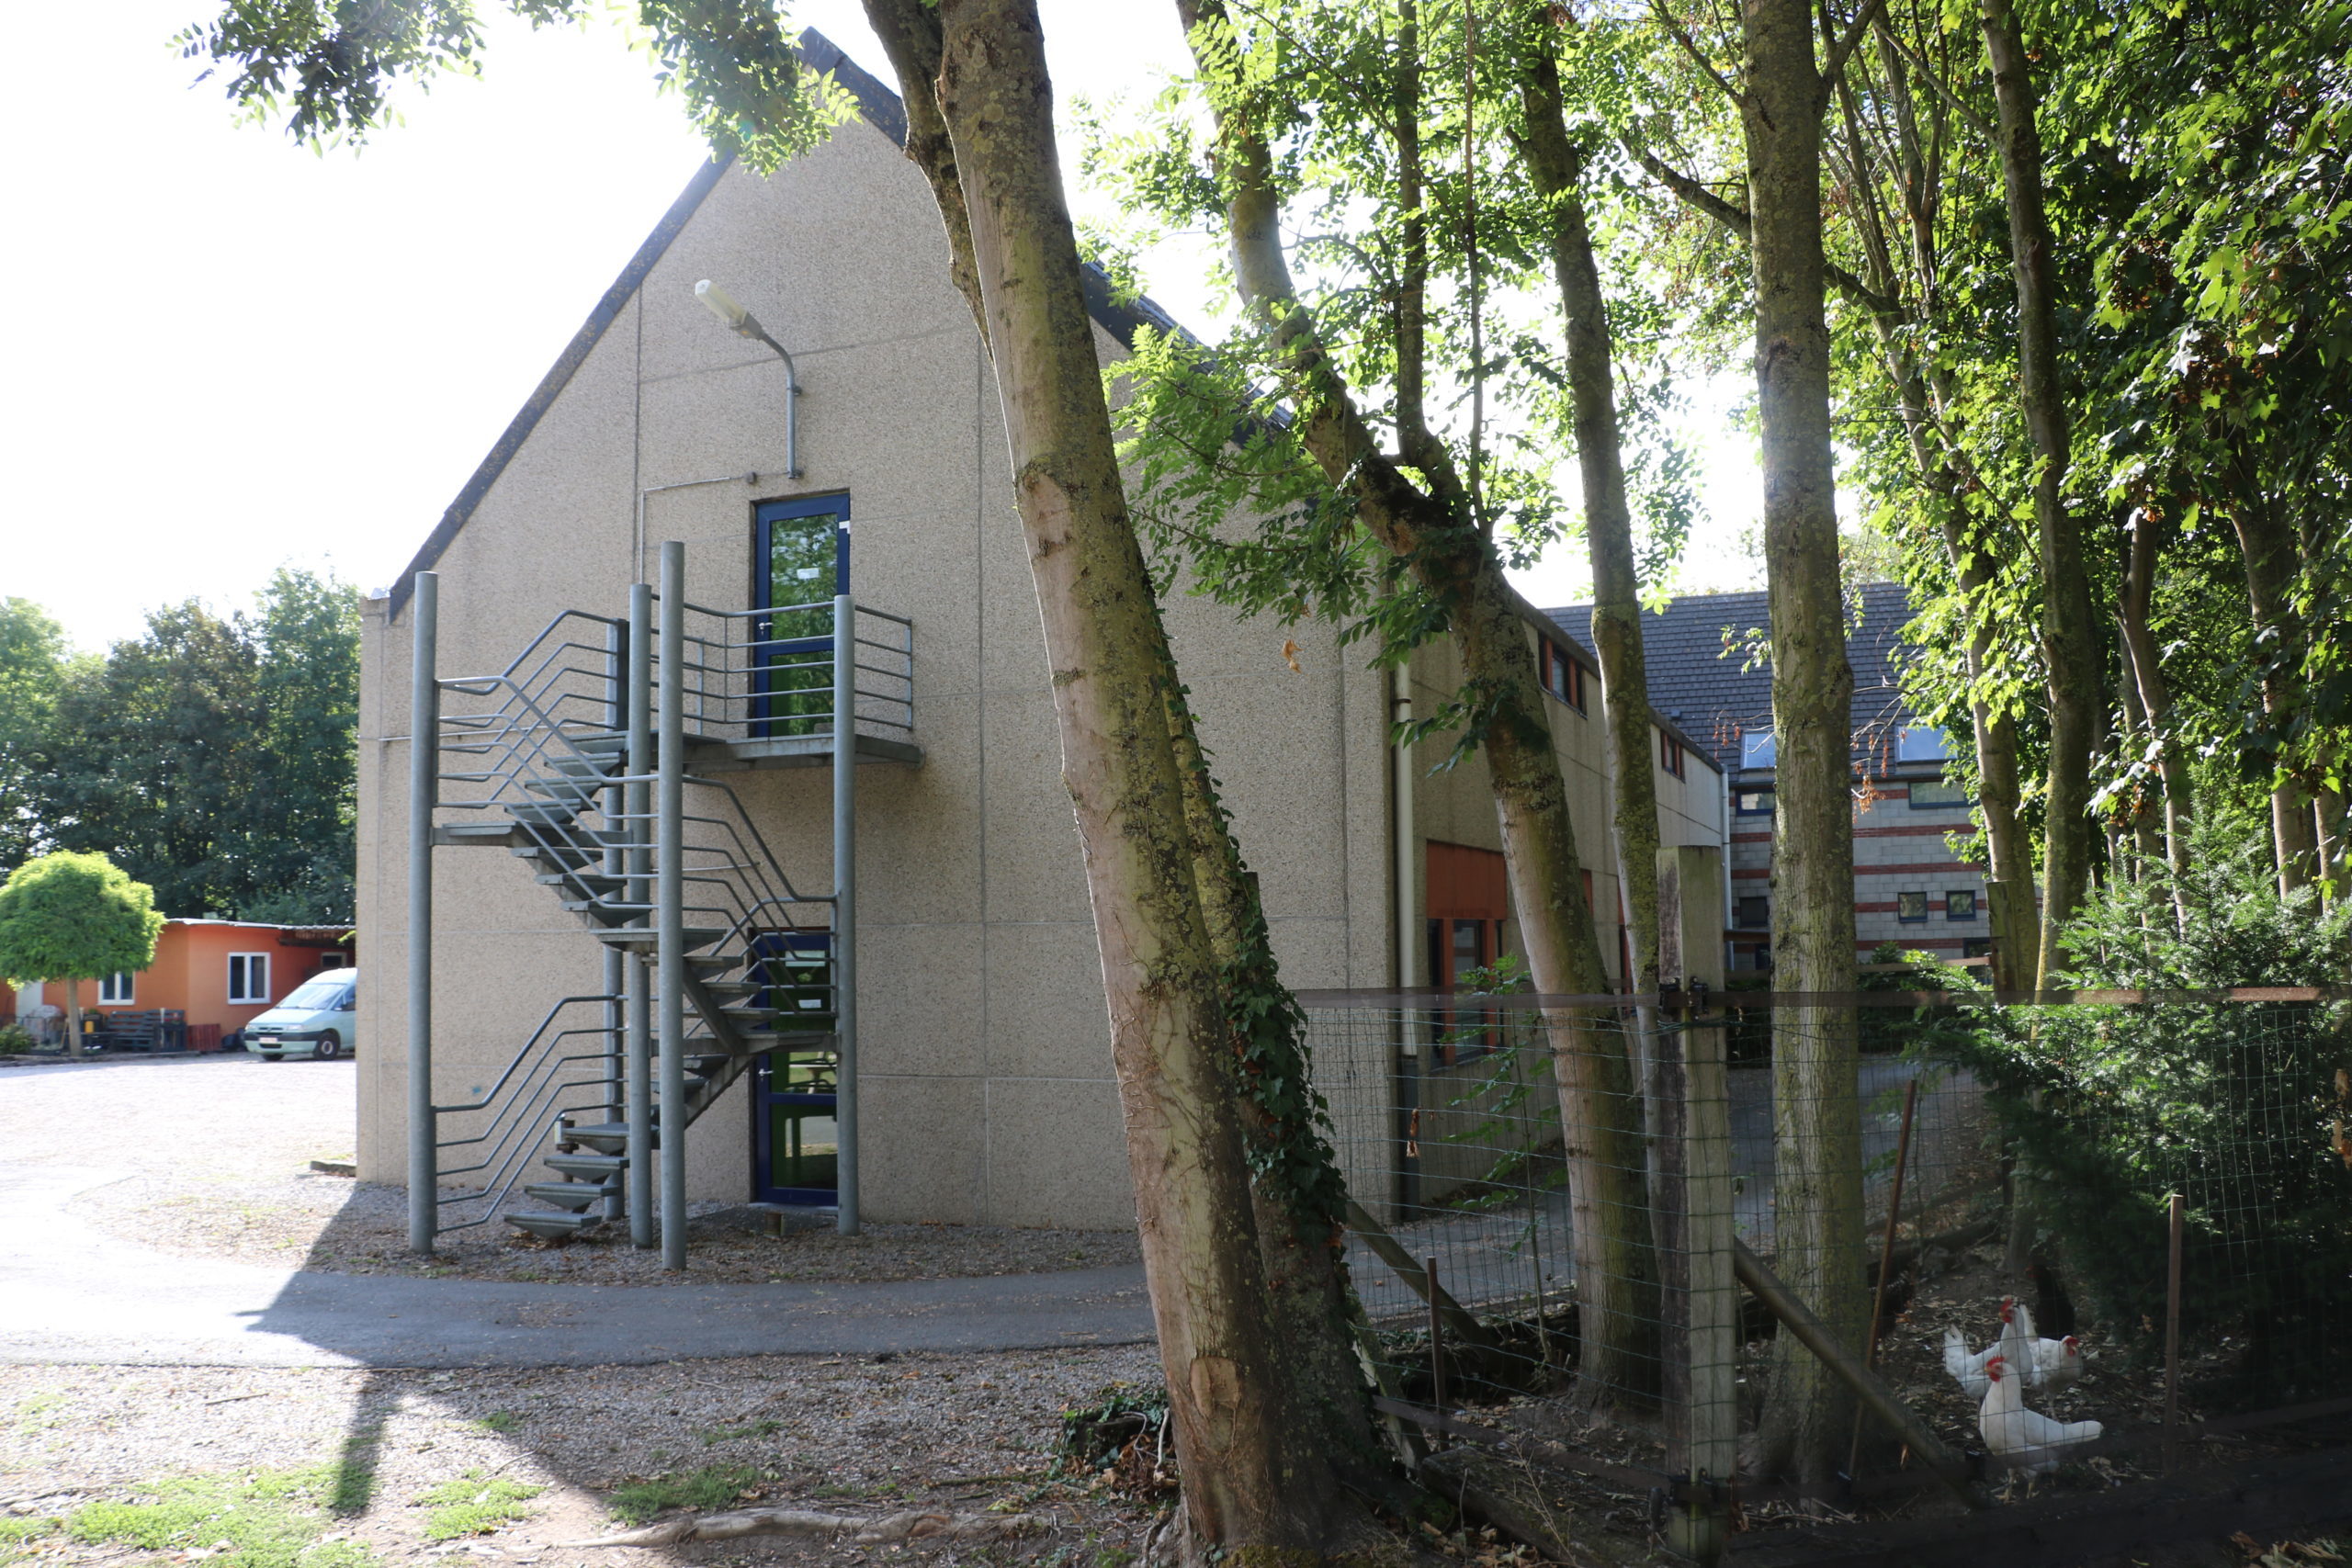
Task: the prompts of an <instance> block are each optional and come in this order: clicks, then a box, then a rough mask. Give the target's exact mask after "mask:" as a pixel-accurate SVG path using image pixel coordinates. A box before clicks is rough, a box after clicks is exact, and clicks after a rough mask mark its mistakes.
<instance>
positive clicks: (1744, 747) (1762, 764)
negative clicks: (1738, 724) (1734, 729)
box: [1739, 729, 1780, 768]
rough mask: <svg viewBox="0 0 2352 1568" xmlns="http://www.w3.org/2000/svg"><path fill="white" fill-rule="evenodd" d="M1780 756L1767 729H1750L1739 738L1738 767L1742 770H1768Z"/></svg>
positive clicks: (1778, 749)
mask: <svg viewBox="0 0 2352 1568" xmlns="http://www.w3.org/2000/svg"><path fill="white" fill-rule="evenodd" d="M1779 755H1780V748H1779V747H1778V746H1776V745H1775V744H1774V743H1773V740H1772V732H1771V731H1770V730H1769V729H1752V730H1750V731H1748V732H1747V734H1746V735H1743V736H1741V737H1740V738H1739V765H1740V766H1741V767H1743V768H1769V767H1770V766H1772V765H1773V761H1774V759H1775V758H1777V757H1778V756H1779Z"/></svg>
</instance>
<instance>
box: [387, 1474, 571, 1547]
mask: <svg viewBox="0 0 2352 1568" xmlns="http://www.w3.org/2000/svg"><path fill="white" fill-rule="evenodd" d="M544 1490H546V1488H544V1487H539V1486H526V1485H524V1484H523V1483H521V1482H519V1481H505V1480H498V1481H490V1480H485V1479H483V1477H482V1473H481V1471H479V1470H469V1471H468V1472H466V1473H465V1474H463V1475H461V1476H459V1477H458V1479H457V1480H455V1481H445V1482H443V1483H441V1484H440V1485H438V1486H435V1488H433V1490H432V1491H430V1492H427V1493H426V1494H424V1495H423V1496H422V1497H419V1498H418V1499H417V1502H418V1503H420V1504H422V1505H423V1506H424V1507H426V1508H429V1509H431V1510H432V1511H431V1512H430V1513H428V1514H426V1515H425V1516H424V1539H425V1540H457V1539H458V1537H459V1536H468V1535H489V1534H491V1533H492V1532H493V1531H494V1530H496V1529H498V1527H499V1526H501V1525H510V1524H513V1523H514V1522H515V1520H516V1519H519V1518H521V1517H523V1516H524V1515H526V1514H527V1513H529V1512H530V1510H529V1509H527V1508H526V1507H524V1506H523V1505H524V1504H525V1503H526V1502H528V1501H529V1500H530V1499H532V1498H534V1497H536V1496H537V1495H539V1494H540V1493H541V1492H542V1491H544Z"/></svg>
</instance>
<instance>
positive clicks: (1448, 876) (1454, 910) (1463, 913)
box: [1422, 839, 1510, 920]
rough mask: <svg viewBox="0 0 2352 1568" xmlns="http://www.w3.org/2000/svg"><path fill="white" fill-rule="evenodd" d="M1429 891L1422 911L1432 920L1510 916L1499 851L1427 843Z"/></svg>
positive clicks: (1507, 885) (1434, 841)
mask: <svg viewBox="0 0 2352 1568" xmlns="http://www.w3.org/2000/svg"><path fill="white" fill-rule="evenodd" d="M1427 848H1428V852H1429V865H1428V876H1429V885H1428V891H1427V893H1426V894H1425V895H1424V898H1425V902H1424V905H1423V908H1422V912H1423V913H1424V914H1426V915H1427V916H1428V917H1429V918H1430V919H1432V920H1507V919H1510V877H1509V875H1508V874H1507V873H1506V872H1505V871H1504V869H1503V857H1502V853H1501V852H1500V851H1498V850H1480V849H1473V848H1471V847H1470V846H1469V845H1467V844H1446V843H1441V842H1439V841H1438V840H1435V839H1431V840H1429V842H1428V846H1427Z"/></svg>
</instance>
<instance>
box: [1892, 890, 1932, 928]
mask: <svg viewBox="0 0 2352 1568" xmlns="http://www.w3.org/2000/svg"><path fill="white" fill-rule="evenodd" d="M1894 918H1895V919H1898V920H1903V921H1905V922H1906V923H1907V922H1909V921H1912V920H1924V919H1927V918H1928V896H1927V894H1925V893H1897V894H1896V895H1895V896H1894Z"/></svg>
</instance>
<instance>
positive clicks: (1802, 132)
mask: <svg viewBox="0 0 2352 1568" xmlns="http://www.w3.org/2000/svg"><path fill="white" fill-rule="evenodd" d="M1742 17H1743V24H1744V29H1743V30H1744V45H1745V69H1744V71H1743V73H1742V74H1743V79H1744V80H1743V85H1744V89H1745V91H1744V96H1743V97H1742V100H1741V103H1740V117H1741V122H1742V130H1743V131H1744V133H1745V138H1746V144H1747V188H1748V210H1749V213H1750V215H1751V218H1752V221H1753V248H1752V252H1751V255H1752V262H1753V265H1754V271H1755V281H1756V374H1757V388H1758V412H1759V414H1760V416H1761V423H1762V435H1763V441H1762V448H1763V468H1764V552H1765V565H1766V569H1767V571H1768V573H1769V587H1770V607H1771V615H1770V619H1771V638H1772V728H1773V731H1774V735H1775V739H1776V741H1777V745H1778V753H1777V767H1776V778H1777V789H1776V791H1775V801H1776V805H1775V807H1774V809H1775V812H1776V816H1777V820H1776V822H1775V824H1774V832H1773V851H1772V954H1773V976H1774V985H1775V988H1776V989H1781V990H1787V991H1805V992H1850V991H1851V990H1852V989H1853V987H1854V978H1855V974H1854V839H1853V813H1852V802H1851V797H1850V795H1849V779H1850V776H1851V767H1852V740H1851V737H1850V736H1849V733H1848V724H1849V711H1850V708H1851V703H1852V697H1853V689H1854V677H1853V671H1852V670H1851V669H1850V668H1849V665H1848V663H1847V661H1846V637H1845V616H1844V614H1843V606H1842V600H1841V594H1840V592H1839V582H1838V518H1837V510H1836V499H1835V490H1834V482H1833V478H1832V472H1831V459H1830V433H1829V331H1828V324H1827V321H1826V309H1825V304H1826V302H1825V299H1824V293H1823V291H1824V288H1825V276H1824V270H1823V269H1824V257H1823V254H1822V222H1821V158H1822V116H1823V114H1824V112H1825V110H1826V107H1827V105H1828V96H1829V87H1828V84H1827V82H1826V80H1825V79H1824V77H1823V76H1822V73H1821V72H1820V70H1819V69H1818V68H1817V67H1816V66H1815V56H1814V35H1813V25H1812V13H1811V10H1810V8H1809V7H1808V6H1806V5H1805V3H1804V0H1750V4H1748V5H1747V7H1746V8H1745V10H1744V11H1743V13H1742ZM1772 1033H1773V1060H1772V1068H1773V1075H1772V1077H1773V1083H1772V1087H1773V1134H1774V1147H1775V1151H1776V1156H1775V1157H1776V1171H1777V1174H1776V1177H1775V1183H1776V1185H1775V1200H1776V1201H1775V1204H1774V1219H1773V1247H1774V1267H1775V1268H1776V1269H1777V1270H1778V1271H1779V1273H1780V1276H1781V1280H1783V1281H1784V1282H1785V1283H1786V1284H1787V1285H1788V1286H1789V1287H1790V1289H1791V1290H1792V1291H1793V1292H1796V1294H1797V1295H1798V1296H1799V1297H1800V1298H1801V1299H1802V1300H1804V1302H1805V1303H1807V1304H1809V1305H1811V1306H1812V1307H1813V1308H1814V1310H1815V1312H1816V1313H1817V1314H1819V1315H1820V1316H1821V1318H1822V1319H1823V1321H1824V1322H1826V1324H1827V1325H1829V1327H1830V1331H1831V1332H1832V1333H1833V1334H1835V1335H1836V1336H1837V1337H1838V1339H1839V1341H1840V1342H1842V1343H1844V1344H1847V1345H1860V1343H1861V1340H1862V1337H1863V1334H1864V1332H1865V1325H1866V1323H1867V1317H1868V1313H1867V1303H1866V1302H1865V1299H1864V1292H1863V1287H1862V1245H1861V1224H1862V1171H1861V1165H1862V1161H1861V1121H1860V1104H1859V1102H1858V1100H1857V1098H1856V1094H1857V1090H1856V1077H1855V1070H1856V1055H1855V1034H1854V1015H1853V1010H1852V1009H1851V1008H1850V1007H1839V1006H1835V1005H1826V1006H1824V1005H1815V1006H1800V1007H1790V1008H1782V1009H1781V1010H1778V1012H1777V1013H1776V1015H1775V1017H1774V1019H1773V1031H1772ZM1852 1425H1853V1402H1852V1398H1851V1396H1850V1394H1849V1393H1848V1392H1847V1390H1846V1388H1845V1385H1844V1384H1842V1383H1840V1382H1838V1380H1837V1379H1836V1378H1835V1377H1834V1376H1832V1375H1831V1374H1830V1373H1829V1372H1828V1371H1827V1370H1826V1368H1824V1367H1823V1366H1822V1365H1821V1364H1820V1363H1819V1362H1817V1361H1815V1360H1814V1359H1812V1358H1811V1357H1810V1356H1808V1355H1807V1354H1806V1353H1805V1352H1804V1349H1803V1348H1800V1347H1799V1346H1798V1345H1797V1344H1796V1341H1795V1337H1793V1336H1789V1335H1783V1336H1782V1337H1781V1339H1780V1340H1779V1341H1777V1342H1776V1345H1775V1349H1774V1355H1773V1362H1772V1373H1771V1393H1770V1400H1769V1402H1768V1404H1767V1405H1766V1407H1765V1416H1764V1428H1763V1433H1762V1438H1763V1443H1762V1449H1763V1451H1762V1456H1761V1457H1762V1460H1763V1461H1764V1464H1765V1466H1766V1468H1767V1469H1768V1470H1769V1471H1774V1472H1782V1473H1786V1474H1789V1475H1791V1476H1792V1477H1793V1478H1795V1479H1797V1480H1799V1481H1800V1482H1802V1483H1804V1484H1807V1485H1815V1486H1826V1485H1830V1484H1832V1483H1834V1482H1835V1480H1836V1478H1837V1475H1838V1470H1839V1468H1840V1467H1841V1465H1842V1464H1843V1462H1844V1460H1845V1457H1846V1448H1847V1442H1848V1439H1849V1438H1850V1436H1851V1432H1852Z"/></svg>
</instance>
